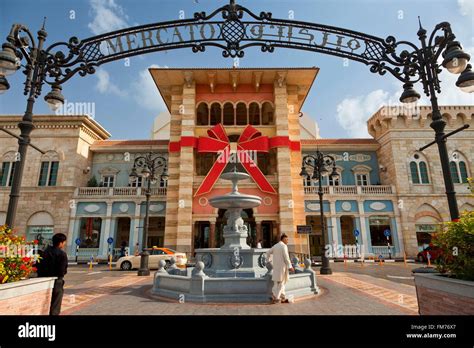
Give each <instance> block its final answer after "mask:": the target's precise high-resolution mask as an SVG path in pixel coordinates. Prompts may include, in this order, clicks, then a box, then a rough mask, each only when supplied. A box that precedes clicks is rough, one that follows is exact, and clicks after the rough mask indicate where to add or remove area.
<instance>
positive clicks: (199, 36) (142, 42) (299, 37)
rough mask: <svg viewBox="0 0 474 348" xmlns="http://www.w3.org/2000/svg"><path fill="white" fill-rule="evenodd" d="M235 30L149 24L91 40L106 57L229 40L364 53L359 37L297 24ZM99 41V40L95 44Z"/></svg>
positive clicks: (223, 25)
mask: <svg viewBox="0 0 474 348" xmlns="http://www.w3.org/2000/svg"><path fill="white" fill-rule="evenodd" d="M235 23H236V24H235V26H233V29H234V31H232V32H231V31H230V29H228V27H229V22H212V23H196V24H189V23H187V24H170V25H160V26H159V27H157V26H156V25H155V26H153V25H150V26H146V27H141V29H138V28H136V29H134V28H130V29H129V30H127V31H126V32H118V33H116V34H115V35H107V36H108V37H107V38H103V39H101V40H100V38H99V37H96V38H91V39H90V40H86V41H89V42H90V43H92V41H94V42H93V43H94V44H95V45H97V44H98V45H99V49H100V52H101V53H102V54H103V55H104V56H107V57H110V56H114V55H117V54H123V53H124V52H127V51H134V50H140V51H142V50H143V49H147V48H156V47H161V46H163V48H166V46H183V45H186V44H188V45H189V44H193V43H194V44H199V43H206V42H218V41H225V40H226V39H228V40H229V39H230V41H234V40H235V41H238V42H240V41H241V42H245V41H253V42H254V41H262V42H273V43H282V44H289V45H290V44H293V45H303V46H308V47H313V48H315V47H316V48H326V49H332V50H336V51H344V52H348V53H351V54H361V53H362V52H364V51H365V47H362V46H365V42H364V41H363V40H360V39H357V38H356V37H350V36H343V35H340V34H336V33H331V32H328V31H322V30H318V29H312V28H307V27H306V26H298V25H273V24H261V23H255V22H235ZM95 39H97V40H98V41H96V40H95Z"/></svg>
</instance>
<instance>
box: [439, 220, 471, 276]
mask: <svg viewBox="0 0 474 348" xmlns="http://www.w3.org/2000/svg"><path fill="white" fill-rule="evenodd" d="M433 244H434V245H436V246H438V247H439V248H441V250H442V255H441V256H440V257H439V258H438V259H437V260H436V268H437V269H438V271H439V272H440V273H444V274H447V275H449V276H451V277H454V278H457V279H463V280H473V281H474V211H470V212H464V213H462V214H461V218H460V219H459V221H453V222H447V223H446V224H445V226H444V228H443V229H442V231H440V232H438V233H437V234H436V235H435V236H434V238H433Z"/></svg>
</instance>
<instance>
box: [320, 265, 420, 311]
mask: <svg viewBox="0 0 474 348" xmlns="http://www.w3.org/2000/svg"><path fill="white" fill-rule="evenodd" d="M321 278H323V279H325V280H329V281H332V282H337V283H339V284H342V285H344V286H347V287H350V288H352V289H355V290H358V291H361V292H363V293H364V294H367V295H370V296H374V297H376V298H378V299H379V300H382V301H387V302H389V303H391V304H393V305H397V306H400V307H402V308H405V309H407V310H409V311H413V312H414V313H418V301H417V298H416V294H415V296H412V295H408V294H406V293H401V292H400V291H397V290H395V289H394V290H391V289H387V288H385V287H381V286H379V285H375V284H373V283H368V282H365V281H361V280H358V279H355V277H354V276H353V275H351V276H347V275H344V274H341V273H335V274H333V275H330V276H320V277H319V279H321ZM371 278H373V277H371ZM381 281H383V279H379V281H376V280H373V282H378V283H380V282H381ZM392 284H393V283H392ZM398 285H403V286H404V287H409V286H408V285H404V284H398Z"/></svg>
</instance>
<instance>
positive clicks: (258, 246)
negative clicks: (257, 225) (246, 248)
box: [257, 239, 262, 249]
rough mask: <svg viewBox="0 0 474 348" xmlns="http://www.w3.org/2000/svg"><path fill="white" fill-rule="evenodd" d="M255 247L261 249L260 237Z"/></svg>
mask: <svg viewBox="0 0 474 348" xmlns="http://www.w3.org/2000/svg"><path fill="white" fill-rule="evenodd" d="M257 249H262V240H261V239H259V240H258V243H257Z"/></svg>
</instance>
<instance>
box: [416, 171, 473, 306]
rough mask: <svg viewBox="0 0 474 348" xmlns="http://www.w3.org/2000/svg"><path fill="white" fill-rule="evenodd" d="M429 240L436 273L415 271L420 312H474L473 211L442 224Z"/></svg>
mask: <svg viewBox="0 0 474 348" xmlns="http://www.w3.org/2000/svg"><path fill="white" fill-rule="evenodd" d="M470 184H471V186H470V188H471V190H472V189H473V187H472V180H470ZM432 242H433V245H434V246H436V247H438V248H440V251H441V253H440V257H438V259H437V260H436V261H435V267H436V271H437V272H435V273H425V272H422V273H419V272H416V271H415V272H414V276H415V286H416V293H417V298H418V308H419V313H420V314H436V315H443V314H471V315H472V314H474V211H471V212H463V213H462V214H461V217H460V219H459V220H458V221H452V222H447V223H445V225H444V226H443V228H442V229H441V230H440V231H439V232H438V233H436V235H435V236H434V238H433V241H432Z"/></svg>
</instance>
